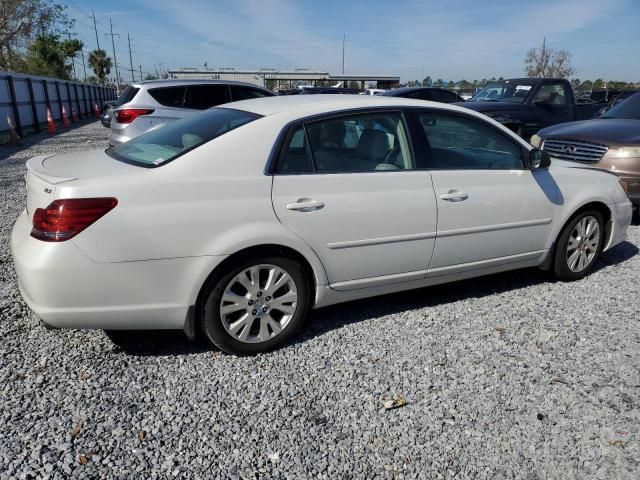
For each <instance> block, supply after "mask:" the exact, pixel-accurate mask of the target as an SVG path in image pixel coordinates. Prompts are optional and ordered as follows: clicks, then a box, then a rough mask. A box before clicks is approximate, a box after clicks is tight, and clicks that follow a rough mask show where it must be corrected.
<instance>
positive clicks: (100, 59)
mask: <svg viewBox="0 0 640 480" xmlns="http://www.w3.org/2000/svg"><path fill="white" fill-rule="evenodd" d="M89 65H90V66H91V68H92V69H93V72H94V73H95V74H96V77H98V81H99V82H100V83H105V79H106V78H107V75H109V73H111V67H112V66H113V65H112V63H111V58H110V57H108V56H107V52H106V51H104V50H102V49H99V50H97V49H96V50H93V51H92V52H90V53H89Z"/></svg>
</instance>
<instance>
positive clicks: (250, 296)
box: [220, 264, 298, 343]
mask: <svg viewBox="0 0 640 480" xmlns="http://www.w3.org/2000/svg"><path fill="white" fill-rule="evenodd" d="M297 306H298V289H297V286H296V283H295V281H294V280H293V278H292V276H291V275H290V274H289V273H287V272H286V270H284V269H283V268H281V267H278V266H276V265H270V264H260V265H254V266H251V267H249V268H246V269H244V270H243V271H241V272H240V273H238V274H237V275H236V276H235V277H233V278H232V279H231V280H230V281H229V283H228V284H227V285H226V287H225V288H224V292H223V294H222V298H221V300H220V318H221V319H222V324H223V326H224V328H225V330H226V331H227V333H229V334H230V335H231V336H232V337H233V338H234V339H236V340H238V341H240V342H245V343H261V342H266V341H267V340H270V339H272V338H274V337H276V336H278V335H280V334H281V333H282V332H283V331H284V329H285V328H286V327H287V325H289V323H290V322H291V319H292V318H293V316H294V314H295V312H296V308H297Z"/></svg>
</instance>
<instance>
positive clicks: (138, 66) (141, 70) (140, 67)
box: [138, 65, 143, 81]
mask: <svg viewBox="0 0 640 480" xmlns="http://www.w3.org/2000/svg"><path fill="white" fill-rule="evenodd" d="M138 67H140V81H142V80H143V78H142V65H138Z"/></svg>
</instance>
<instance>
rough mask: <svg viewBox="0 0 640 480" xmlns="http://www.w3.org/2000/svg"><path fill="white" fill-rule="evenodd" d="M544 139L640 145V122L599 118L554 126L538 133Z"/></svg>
mask: <svg viewBox="0 0 640 480" xmlns="http://www.w3.org/2000/svg"><path fill="white" fill-rule="evenodd" d="M538 135H540V137H541V138H544V139H560V138H562V139H571V140H581V141H585V142H591V143H601V144H604V145H611V144H613V145H638V144H640V120H631V119H622V118H598V119H594V120H583V121H581V122H569V123H561V124H558V125H553V126H552V127H547V128H544V129H542V130H540V132H538Z"/></svg>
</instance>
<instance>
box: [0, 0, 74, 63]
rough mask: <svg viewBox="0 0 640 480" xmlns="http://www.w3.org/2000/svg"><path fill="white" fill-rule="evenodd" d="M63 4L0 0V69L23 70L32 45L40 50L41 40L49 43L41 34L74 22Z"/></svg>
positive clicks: (64, 28) (41, 0) (42, 0)
mask: <svg viewBox="0 0 640 480" xmlns="http://www.w3.org/2000/svg"><path fill="white" fill-rule="evenodd" d="M66 8H67V7H66V6H63V5H59V4H57V3H55V2H54V1H52V0H1V1H0V70H13V71H19V72H24V71H25V68H26V62H27V56H29V55H30V54H33V51H32V49H33V48H35V50H36V51H37V50H38V49H40V50H41V49H42V48H43V43H50V42H49V40H44V41H43V40H42V39H43V38H46V37H48V36H50V35H54V36H55V35H59V34H61V33H63V32H64V31H69V30H70V29H71V28H72V27H73V23H74V22H73V20H71V19H70V18H69V17H68V16H67V14H66V11H65V10H66ZM39 39H40V40H39ZM38 41H39V45H36V46H35V47H33V44H34V43H36V42H38ZM47 49H48V48H47ZM32 61H33V59H32ZM58 66H59V65H58ZM53 70H55V67H54V68H53Z"/></svg>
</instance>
